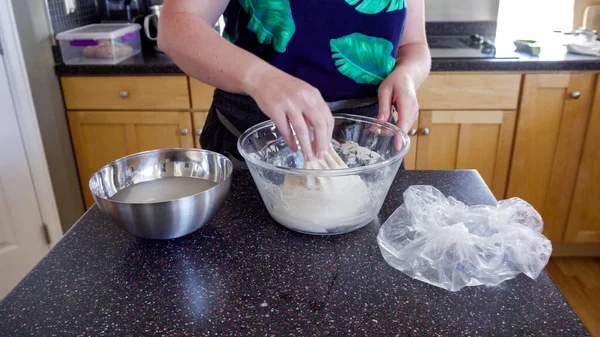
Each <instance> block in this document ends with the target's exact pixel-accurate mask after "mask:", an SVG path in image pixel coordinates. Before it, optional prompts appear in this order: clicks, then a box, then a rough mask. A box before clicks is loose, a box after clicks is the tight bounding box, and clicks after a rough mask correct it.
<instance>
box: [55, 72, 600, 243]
mask: <svg viewBox="0 0 600 337" xmlns="http://www.w3.org/2000/svg"><path fill="white" fill-rule="evenodd" d="M597 77H598V76H597V74H596V73H594V72H584V73H578V74H566V73H565V74H561V73H556V74H526V75H522V74H511V73H508V74H506V73H505V74H498V73H434V74H431V75H430V77H429V78H428V79H427V80H426V81H425V83H424V84H423V85H422V86H421V88H420V89H419V92H418V99H419V105H420V109H421V111H420V116H419V119H418V120H417V121H416V122H415V124H414V125H413V129H412V130H411V133H410V134H409V135H410V138H411V149H410V151H409V153H408V154H407V155H406V157H405V167H406V168H407V169H426V170H437V169H449V170H452V169H476V170H477V171H478V172H479V173H480V174H481V176H482V178H483V179H484V181H485V182H486V183H487V184H488V186H489V187H490V189H491V190H492V191H493V193H494V195H495V196H496V198H497V199H506V198H509V197H520V198H522V199H524V200H526V201H527V202H529V203H531V204H532V205H533V206H534V207H535V208H536V209H537V210H538V211H539V212H540V213H541V214H542V216H543V218H544V222H545V224H544V234H545V235H546V236H547V237H548V238H550V239H551V240H552V241H553V242H554V243H555V244H556V243H560V242H567V243H600V206H598V205H600V192H599V191H600V155H599V153H600V85H597V84H596V82H597ZM61 83H62V86H63V94H64V97H65V104H66V106H67V110H68V118H69V123H70V129H71V135H72V140H73V146H74V150H75V155H76V159H77V165H78V168H79V175H80V181H81V185H82V190H83V194H84V199H85V203H86V206H87V207H89V206H91V205H92V204H93V202H94V201H93V199H92V197H91V194H90V192H89V187H88V180H89V178H90V176H91V175H92V174H93V173H94V172H96V171H97V170H98V169H99V168H100V167H101V166H103V165H105V164H107V163H109V162H111V161H113V160H115V159H117V158H120V157H123V156H125V155H128V154H131V153H135V152H140V151H144V150H150V149H157V148H167V147H198V148H199V147H200V143H199V136H200V134H201V133H202V130H203V128H204V124H205V121H206V117H207V114H208V109H209V108H210V105H211V103H212V99H213V92H214V88H213V87H211V86H209V85H206V84H204V83H202V82H199V81H197V80H195V79H192V78H188V77H187V76H184V75H175V76H94V77H91V76H90V77H63V78H61Z"/></svg>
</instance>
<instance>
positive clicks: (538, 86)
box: [507, 74, 596, 242]
mask: <svg viewBox="0 0 600 337" xmlns="http://www.w3.org/2000/svg"><path fill="white" fill-rule="evenodd" d="M595 77H596V76H595V75H594V74H574V75H545V74H540V75H526V76H525V81H524V85H523V93H522V99H521V105H520V110H519V122H518V126H517V130H516V137H515V144H514V150H513V156H512V164H511V172H510V177H509V183H508V191H507V197H519V198H522V199H524V200H525V201H527V202H529V203H530V204H531V205H532V206H533V207H534V208H535V209H536V210H537V211H538V212H539V213H540V214H541V215H542V217H543V219H544V235H546V236H547V237H548V238H549V239H550V240H552V241H554V242H560V241H561V240H562V238H563V234H564V229H565V224H566V221H567V216H568V212H569V206H570V204H571V202H570V200H571V198H572V195H573V188H574V184H575V179H576V175H577V167H578V165H579V159H580V155H581V149H582V145H583V139H584V135H585V126H586V124H587V121H588V116H589V112H590V108H591V103H592V95H593V89H594V82H595Z"/></svg>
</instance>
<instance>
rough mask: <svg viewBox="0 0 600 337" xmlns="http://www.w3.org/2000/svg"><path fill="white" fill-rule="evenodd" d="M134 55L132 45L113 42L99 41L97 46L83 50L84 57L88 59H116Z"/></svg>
mask: <svg viewBox="0 0 600 337" xmlns="http://www.w3.org/2000/svg"><path fill="white" fill-rule="evenodd" d="M131 54H133V48H132V47H131V46H130V45H127V44H122V43H118V42H114V43H113V41H111V40H99V41H98V45H97V46H88V47H85V48H84V49H83V56H85V57H87V58H114V57H117V58H118V57H125V56H129V55H131Z"/></svg>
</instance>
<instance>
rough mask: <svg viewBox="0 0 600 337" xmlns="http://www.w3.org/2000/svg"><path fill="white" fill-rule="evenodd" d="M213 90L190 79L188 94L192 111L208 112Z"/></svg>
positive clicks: (202, 83)
mask: <svg viewBox="0 0 600 337" xmlns="http://www.w3.org/2000/svg"><path fill="white" fill-rule="evenodd" d="M214 91H215V88H214V87H213V86H210V85H208V84H206V83H204V82H200V81H198V80H196V79H193V78H190V94H191V96H192V109H194V110H200V111H208V109H209V108H210V105H211V104H212V100H213V93H214Z"/></svg>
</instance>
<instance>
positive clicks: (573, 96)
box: [571, 91, 581, 99]
mask: <svg viewBox="0 0 600 337" xmlns="http://www.w3.org/2000/svg"><path fill="white" fill-rule="evenodd" d="M579 97H581V93H580V92H579V91H573V92H572V93H571V98H572V99H579Z"/></svg>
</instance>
